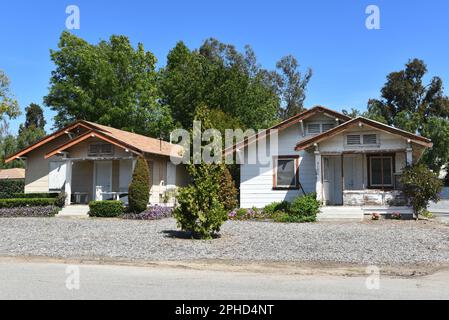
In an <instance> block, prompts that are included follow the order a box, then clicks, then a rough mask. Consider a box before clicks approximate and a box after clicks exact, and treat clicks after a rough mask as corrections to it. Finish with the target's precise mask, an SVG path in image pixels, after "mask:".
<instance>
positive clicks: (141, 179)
mask: <svg viewBox="0 0 449 320" xmlns="http://www.w3.org/2000/svg"><path fill="white" fill-rule="evenodd" d="M128 193H129V195H128V199H129V211H130V212H133V213H141V212H143V211H145V210H146V209H147V207H148V201H149V200H150V170H149V168H148V163H147V161H146V160H145V158H143V157H139V158H137V162H136V167H135V168H134V173H133V177H132V181H131V184H130V185H129V190H128Z"/></svg>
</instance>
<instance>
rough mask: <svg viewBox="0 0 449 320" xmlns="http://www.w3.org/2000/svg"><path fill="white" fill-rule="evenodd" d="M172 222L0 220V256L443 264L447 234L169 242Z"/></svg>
mask: <svg viewBox="0 0 449 320" xmlns="http://www.w3.org/2000/svg"><path fill="white" fill-rule="evenodd" d="M176 230H177V228H176V223H175V221H174V220H173V219H165V220H160V221H133V220H119V219H106V220H100V219H89V220H71V219H58V218H37V219H35V218H27V219H23V218H8V219H0V235H1V242H0V256H45V257H57V258H73V259H78V258H85V259H88V258H94V259H97V258H114V259H125V260H144V261H176V260H182V261H193V260H202V259H222V260H233V261H245V262H247V261H269V262H338V263H351V264H353V263H356V264H384V265H386V264H388V265H404V264H432V265H439V264H448V263H449V227H448V226H443V225H440V224H437V223H432V222H419V223H416V222H414V221H379V222H363V223H348V222H345V223H316V224H278V223H265V222H227V223H226V224H225V225H224V227H223V229H222V233H221V234H222V237H221V238H220V239H216V240H212V241H195V240H190V239H182V238H179V237H174V234H175V235H176V233H175V231H176Z"/></svg>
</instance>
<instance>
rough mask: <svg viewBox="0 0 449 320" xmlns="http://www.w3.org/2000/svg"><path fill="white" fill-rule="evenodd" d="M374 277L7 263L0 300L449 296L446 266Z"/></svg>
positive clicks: (1, 268)
mask: <svg viewBox="0 0 449 320" xmlns="http://www.w3.org/2000/svg"><path fill="white" fill-rule="evenodd" d="M376 279H377V278H370V280H368V283H369V285H370V286H371V287H372V288H374V289H368V288H367V285H366V284H367V277H337V276H335V277H334V276H323V275H319V276H294V275H279V274H263V273H243V272H242V273H236V272H225V271H199V270H191V269H180V268H170V267H128V266H104V265H101V266H98V265H81V266H68V265H64V264H57V263H26V262H15V261H12V262H11V261H8V262H0V299H64V300H66V299H107V300H115V299H145V300H146V299H163V300H165V299H198V300H203V299H223V300H230V299H243V300H247V299H255V300H258V299H269V300H278V299H393V300H399V299H449V286H448V285H447V284H448V283H449V271H447V270H446V271H441V272H439V273H436V274H433V275H430V276H425V277H417V278H411V279H405V278H388V277H384V276H382V275H380V278H379V282H377V280H376ZM377 284H378V285H379V289H375V288H376V285H377Z"/></svg>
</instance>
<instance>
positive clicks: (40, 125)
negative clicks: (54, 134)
mask: <svg viewBox="0 0 449 320" xmlns="http://www.w3.org/2000/svg"><path fill="white" fill-rule="evenodd" d="M46 124H47V122H46V121H45V117H44V110H42V108H41V106H40V105H38V104H36V103H31V104H30V105H29V106H28V107H27V108H25V123H24V125H23V126H21V128H19V134H20V130H21V129H22V130H23V129H29V128H31V127H34V128H36V129H45V125H46Z"/></svg>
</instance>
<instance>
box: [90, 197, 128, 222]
mask: <svg viewBox="0 0 449 320" xmlns="http://www.w3.org/2000/svg"><path fill="white" fill-rule="evenodd" d="M124 211H125V208H124V207H123V203H122V202H121V201H91V202H90V203H89V216H90V217H98V218H114V217H118V216H120V215H122V214H123V212H124Z"/></svg>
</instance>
